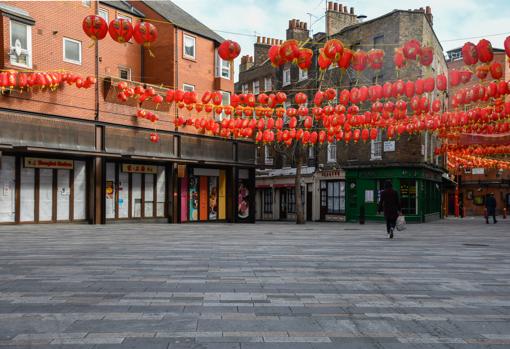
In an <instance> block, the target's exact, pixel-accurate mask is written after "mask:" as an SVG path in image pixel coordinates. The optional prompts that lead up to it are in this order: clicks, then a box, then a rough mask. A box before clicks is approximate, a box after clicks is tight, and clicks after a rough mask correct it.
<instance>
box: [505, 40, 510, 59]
mask: <svg viewBox="0 0 510 349" xmlns="http://www.w3.org/2000/svg"><path fill="white" fill-rule="evenodd" d="M505 52H506V56H507V57H508V58H510V36H507V38H506V39H505Z"/></svg>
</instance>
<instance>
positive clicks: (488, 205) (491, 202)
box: [485, 196, 496, 214]
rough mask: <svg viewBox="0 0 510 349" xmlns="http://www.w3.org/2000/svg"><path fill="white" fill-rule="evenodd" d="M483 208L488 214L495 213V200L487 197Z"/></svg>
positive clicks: (492, 197)
mask: <svg viewBox="0 0 510 349" xmlns="http://www.w3.org/2000/svg"><path fill="white" fill-rule="evenodd" d="M485 207H486V208H487V212H488V213H489V214H492V213H494V212H496V198H495V197H494V196H489V197H488V198H487V200H486V201H485Z"/></svg>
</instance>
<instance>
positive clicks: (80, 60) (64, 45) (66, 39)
mask: <svg viewBox="0 0 510 349" xmlns="http://www.w3.org/2000/svg"><path fill="white" fill-rule="evenodd" d="M66 41H69V42H72V43H75V44H78V47H79V56H80V59H79V60H78V61H75V60H72V59H69V58H66ZM82 56H83V55H82V45H81V41H79V40H74V39H71V38H66V37H65V36H64V37H63V38H62V57H63V59H64V62H67V63H71V64H76V65H81V64H82V61H83V59H82V58H83V57H82Z"/></svg>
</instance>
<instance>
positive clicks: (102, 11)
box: [97, 7, 110, 24]
mask: <svg viewBox="0 0 510 349" xmlns="http://www.w3.org/2000/svg"><path fill="white" fill-rule="evenodd" d="M97 15H98V16H99V17H101V18H102V19H104V20H105V21H106V23H107V24H110V16H109V14H108V10H107V9H105V8H103V7H100V8H99V9H98V10H97Z"/></svg>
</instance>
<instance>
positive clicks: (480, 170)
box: [471, 168, 485, 175]
mask: <svg viewBox="0 0 510 349" xmlns="http://www.w3.org/2000/svg"><path fill="white" fill-rule="evenodd" d="M471 173H472V174H474V175H483V174H485V169H484V168H474V169H472V170H471Z"/></svg>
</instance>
